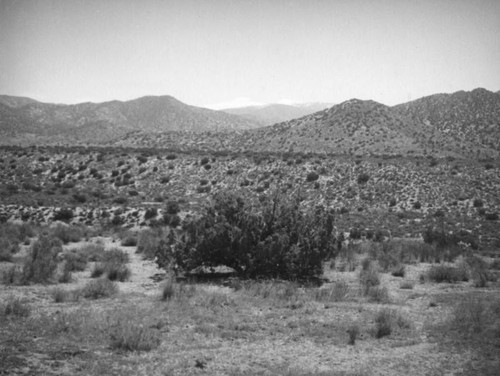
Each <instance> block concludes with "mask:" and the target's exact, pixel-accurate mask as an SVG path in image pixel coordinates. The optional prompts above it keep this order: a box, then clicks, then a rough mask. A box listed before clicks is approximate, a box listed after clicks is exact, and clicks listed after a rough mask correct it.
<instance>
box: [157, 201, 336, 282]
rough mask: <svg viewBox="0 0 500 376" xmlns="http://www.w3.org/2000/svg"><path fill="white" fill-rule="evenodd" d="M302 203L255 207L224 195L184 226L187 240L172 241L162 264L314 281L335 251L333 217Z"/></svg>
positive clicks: (269, 203)
mask: <svg viewBox="0 0 500 376" xmlns="http://www.w3.org/2000/svg"><path fill="white" fill-rule="evenodd" d="M300 201H301V200H300V198H299V197H290V196H288V197H282V196H280V195H278V194H274V195H272V196H268V197H265V198H264V199H263V201H259V202H258V203H255V204H253V203H250V202H248V201H244V199H243V198H242V197H241V196H239V195H237V194H233V193H228V192H221V193H218V194H216V195H215V196H214V197H213V200H212V202H211V203H210V204H209V205H208V206H207V207H206V208H205V210H204V212H203V214H202V215H201V216H199V217H196V218H193V219H190V220H187V221H185V222H184V223H183V227H182V230H183V231H182V235H180V236H171V237H169V239H168V244H166V247H163V248H161V249H160V252H158V254H157V256H158V259H157V262H158V264H159V265H160V266H165V265H169V264H170V263H171V261H173V262H174V263H175V264H176V265H177V266H178V267H179V268H181V269H184V270H192V269H194V268H196V267H198V266H202V265H204V266H217V265H226V266H229V267H231V268H234V269H235V270H236V271H237V272H238V273H239V274H240V275H241V276H245V277H249V278H258V277H262V278H280V279H286V280H307V279H311V278H312V279H314V278H316V277H318V276H319V275H320V274H321V272H322V261H323V260H324V259H325V258H326V257H327V256H328V255H329V254H330V251H331V250H333V249H334V244H335V240H336V239H335V237H334V235H333V232H332V230H333V214H332V212H330V211H327V210H326V209H325V208H324V207H322V206H319V207H316V208H314V209H313V208H303V207H301V203H300Z"/></svg>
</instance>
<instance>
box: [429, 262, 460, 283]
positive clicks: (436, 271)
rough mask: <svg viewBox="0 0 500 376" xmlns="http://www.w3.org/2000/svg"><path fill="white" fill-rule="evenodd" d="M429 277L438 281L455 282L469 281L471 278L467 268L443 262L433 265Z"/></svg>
mask: <svg viewBox="0 0 500 376" xmlns="http://www.w3.org/2000/svg"><path fill="white" fill-rule="evenodd" d="M427 279H428V280H430V281H433V282H436V283H442V282H448V283H455V282H460V281H468V279H469V278H468V276H467V272H466V271H465V270H463V269H459V268H457V267H454V266H447V265H444V264H441V265H437V266H433V267H431V268H430V269H429V270H428V271H427Z"/></svg>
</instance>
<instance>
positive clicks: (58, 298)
mask: <svg viewBox="0 0 500 376" xmlns="http://www.w3.org/2000/svg"><path fill="white" fill-rule="evenodd" d="M50 295H51V296H52V299H54V303H64V302H74V301H77V300H78V299H79V297H80V296H81V291H80V290H65V289H63V288H60V287H56V288H54V289H52V290H51V292H50Z"/></svg>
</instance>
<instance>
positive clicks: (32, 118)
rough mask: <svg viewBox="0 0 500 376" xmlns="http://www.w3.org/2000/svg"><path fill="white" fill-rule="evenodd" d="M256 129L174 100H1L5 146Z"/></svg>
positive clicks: (0, 132)
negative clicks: (140, 133) (72, 102)
mask: <svg viewBox="0 0 500 376" xmlns="http://www.w3.org/2000/svg"><path fill="white" fill-rule="evenodd" d="M256 126H258V124H256V123H255V122H253V121H251V120H247V119H243V118H240V117H238V116H235V115H231V114H226V113H224V112H220V111H213V110H208V109H204V108H199V107H194V106H189V105H187V104H184V103H182V102H180V101H178V100H177V99H175V98H173V97H170V96H161V97H143V98H139V99H135V100H131V101H126V102H120V101H111V102H105V103H80V104H75V105H60V104H49V103H41V102H36V101H34V100H30V99H29V98H19V97H8V96H2V97H0V136H1V140H2V143H3V144H21V145H22V144H31V143H35V142H36V143H37V144H57V143H67V144H86V143H92V144H95V143H99V142H101V141H112V140H113V139H115V138H117V137H120V136H123V135H125V134H126V133H127V132H130V131H135V130H142V131H144V132H165V131H191V132H199V131H208V130H210V131H217V132H219V131H227V130H230V129H248V128H253V127H256Z"/></svg>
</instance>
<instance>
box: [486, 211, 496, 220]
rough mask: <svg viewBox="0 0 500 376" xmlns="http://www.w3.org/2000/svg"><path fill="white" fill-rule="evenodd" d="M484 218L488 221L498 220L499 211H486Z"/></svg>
mask: <svg viewBox="0 0 500 376" xmlns="http://www.w3.org/2000/svg"><path fill="white" fill-rule="evenodd" d="M484 219H486V220H488V221H497V220H498V213H485V215H484Z"/></svg>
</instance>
